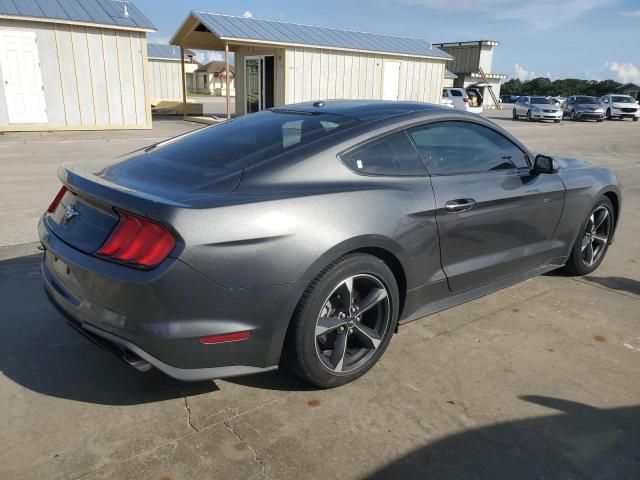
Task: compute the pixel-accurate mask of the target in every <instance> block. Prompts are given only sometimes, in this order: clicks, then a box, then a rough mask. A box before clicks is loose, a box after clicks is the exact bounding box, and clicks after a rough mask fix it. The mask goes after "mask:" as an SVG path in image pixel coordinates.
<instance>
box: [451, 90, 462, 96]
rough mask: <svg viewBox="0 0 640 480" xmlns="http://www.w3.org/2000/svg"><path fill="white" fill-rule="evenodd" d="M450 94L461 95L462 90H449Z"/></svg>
mask: <svg viewBox="0 0 640 480" xmlns="http://www.w3.org/2000/svg"><path fill="white" fill-rule="evenodd" d="M451 95H452V96H454V97H461V96H462V92H461V91H460V90H451Z"/></svg>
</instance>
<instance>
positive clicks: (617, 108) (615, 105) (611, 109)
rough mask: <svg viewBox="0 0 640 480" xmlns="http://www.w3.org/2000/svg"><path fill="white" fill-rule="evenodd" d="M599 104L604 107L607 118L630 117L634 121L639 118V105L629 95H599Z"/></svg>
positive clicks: (622, 118)
mask: <svg viewBox="0 0 640 480" xmlns="http://www.w3.org/2000/svg"><path fill="white" fill-rule="evenodd" d="M600 105H602V108H604V111H605V115H606V116H607V118H608V119H609V120H611V119H612V118H619V119H620V120H624V119H625V118H632V119H633V121H634V122H637V121H638V118H640V106H638V104H637V103H636V101H635V100H634V99H633V97H631V96H629V95H605V96H604V97H600Z"/></svg>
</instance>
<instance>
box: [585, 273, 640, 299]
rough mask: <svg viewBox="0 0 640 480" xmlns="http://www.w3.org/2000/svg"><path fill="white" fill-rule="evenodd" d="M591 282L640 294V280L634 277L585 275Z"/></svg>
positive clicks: (611, 288) (620, 290)
mask: <svg viewBox="0 0 640 480" xmlns="http://www.w3.org/2000/svg"><path fill="white" fill-rule="evenodd" d="M584 278H585V280H588V281H589V282H593V283H596V284H598V285H601V286H603V287H606V288H608V289H610V290H617V291H619V292H628V293H632V294H634V295H640V282H639V281H638V280H634V279H633V278H626V277H593V276H587V277H584Z"/></svg>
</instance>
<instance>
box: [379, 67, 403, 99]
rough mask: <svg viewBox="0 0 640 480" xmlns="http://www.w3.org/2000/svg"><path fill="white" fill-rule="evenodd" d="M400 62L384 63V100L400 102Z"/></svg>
mask: <svg viewBox="0 0 640 480" xmlns="http://www.w3.org/2000/svg"><path fill="white" fill-rule="evenodd" d="M399 84H400V62H384V71H383V72H382V99H383V100H398V89H399Z"/></svg>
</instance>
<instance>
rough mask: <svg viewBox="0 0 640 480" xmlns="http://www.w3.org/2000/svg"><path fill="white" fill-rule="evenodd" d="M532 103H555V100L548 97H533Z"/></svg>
mask: <svg viewBox="0 0 640 480" xmlns="http://www.w3.org/2000/svg"><path fill="white" fill-rule="evenodd" d="M531 103H534V104H538V105H553V104H554V103H553V101H551V100H550V99H548V98H546V97H531Z"/></svg>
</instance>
